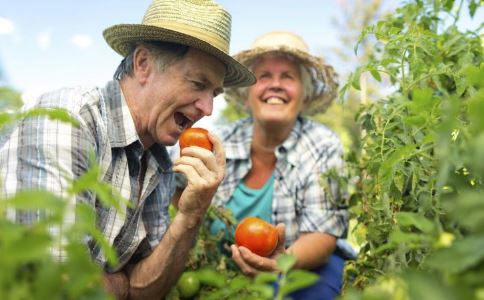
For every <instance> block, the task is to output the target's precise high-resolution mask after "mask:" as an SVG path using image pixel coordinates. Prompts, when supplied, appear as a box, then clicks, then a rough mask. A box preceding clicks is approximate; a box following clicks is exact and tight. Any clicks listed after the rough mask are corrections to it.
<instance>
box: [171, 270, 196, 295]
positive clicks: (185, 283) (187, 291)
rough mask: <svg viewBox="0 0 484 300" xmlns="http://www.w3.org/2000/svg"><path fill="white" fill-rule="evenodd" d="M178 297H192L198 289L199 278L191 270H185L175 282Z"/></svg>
mask: <svg viewBox="0 0 484 300" xmlns="http://www.w3.org/2000/svg"><path fill="white" fill-rule="evenodd" d="M176 288H177V290H178V293H179V294H180V298H192V297H193V296H195V295H196V294H197V293H198V291H199V290H200V280H198V277H197V274H196V273H195V272H193V271H186V272H183V274H182V275H181V276H180V278H179V279H178V282H177V284H176Z"/></svg>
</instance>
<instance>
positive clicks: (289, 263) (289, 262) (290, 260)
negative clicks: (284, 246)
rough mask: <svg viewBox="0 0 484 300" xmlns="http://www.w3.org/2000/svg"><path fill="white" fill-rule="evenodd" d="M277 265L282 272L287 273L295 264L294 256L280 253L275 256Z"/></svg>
mask: <svg viewBox="0 0 484 300" xmlns="http://www.w3.org/2000/svg"><path fill="white" fill-rule="evenodd" d="M276 261H277V267H278V268H279V269H280V270H281V271H282V273H284V274H287V272H289V270H290V269H291V268H292V267H293V266H294V265H295V264H296V257H294V255H290V254H282V255H280V256H279V257H277V260H276Z"/></svg>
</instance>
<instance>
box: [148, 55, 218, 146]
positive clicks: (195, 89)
mask: <svg viewBox="0 0 484 300" xmlns="http://www.w3.org/2000/svg"><path fill="white" fill-rule="evenodd" d="M152 73H153V74H152V75H150V78H149V80H147V86H146V89H145V90H146V91H147V96H148V98H149V99H150V100H149V101H148V102H147V103H148V105H149V107H147V108H146V111H147V112H148V119H147V130H148V136H149V137H148V139H149V140H152V141H153V142H155V143H159V144H163V145H173V144H175V143H176V141H177V140H178V138H179V136H180V134H181V132H182V131H183V130H184V129H185V128H188V127H191V126H192V125H193V124H194V123H195V122H197V121H198V120H200V119H201V118H202V117H204V116H209V115H211V114H212V109H213V98H214V97H215V96H217V95H218V94H219V93H221V92H222V91H223V90H222V86H223V80H224V76H225V65H224V64H223V63H222V62H221V61H219V60H218V59H216V58H215V57H213V56H211V55H209V54H206V53H205V52H202V51H199V50H197V49H193V48H190V49H189V50H188V52H187V54H186V55H185V56H184V57H183V58H182V59H181V60H179V61H177V62H175V63H173V64H171V65H170V66H169V67H168V68H167V69H166V70H165V71H164V72H162V73H160V72H159V71H156V72H152Z"/></svg>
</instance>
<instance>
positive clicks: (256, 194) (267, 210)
mask: <svg viewBox="0 0 484 300" xmlns="http://www.w3.org/2000/svg"><path fill="white" fill-rule="evenodd" d="M273 186H274V175H272V176H271V177H270V178H269V179H268V180H267V182H266V183H265V185H264V186H263V187H262V188H260V189H251V188H249V187H247V186H246V185H245V184H244V183H243V182H241V183H240V184H239V185H238V186H237V187H236V189H235V192H234V193H233V194H232V196H231V197H230V199H229V201H228V202H227V204H226V205H225V207H227V208H230V209H231V210H232V213H233V215H234V217H235V218H236V219H237V221H239V222H240V221H241V220H242V219H243V218H245V217H249V216H254V217H258V218H261V219H263V220H265V221H266V222H268V223H271V221H272V195H273ZM221 230H223V231H226V227H225V224H224V223H223V222H222V221H220V220H219V219H217V220H215V221H214V222H212V224H211V226H210V232H211V233H212V234H217V233H218V232H219V231H221ZM226 234H229V233H228V232H226ZM229 235H230V236H233V232H231V233H230V234H229Z"/></svg>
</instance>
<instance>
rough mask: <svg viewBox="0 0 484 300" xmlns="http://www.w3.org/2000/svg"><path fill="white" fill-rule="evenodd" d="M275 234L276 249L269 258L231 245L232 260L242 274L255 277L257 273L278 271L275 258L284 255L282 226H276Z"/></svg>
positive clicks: (284, 238) (283, 227)
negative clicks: (276, 234) (276, 237)
mask: <svg viewBox="0 0 484 300" xmlns="http://www.w3.org/2000/svg"><path fill="white" fill-rule="evenodd" d="M276 229H277V232H278V234H279V238H278V242H277V247H276V249H275V250H274V252H273V253H272V254H271V256H269V257H263V256H259V255H257V254H255V253H253V252H252V251H250V250H249V249H247V248H246V247H242V246H240V247H239V246H237V245H232V246H231V247H230V248H231V250H232V258H233V260H234V261H235V263H236V264H237V265H238V266H239V268H240V270H241V271H242V273H244V274H245V275H247V276H250V277H255V276H256V275H257V274H258V273H259V272H271V271H279V270H278V269H277V261H276V259H277V257H278V256H279V255H281V254H283V253H286V250H285V246H284V242H285V240H286V235H285V233H284V230H285V226H284V224H282V223H281V224H277V226H276Z"/></svg>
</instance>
